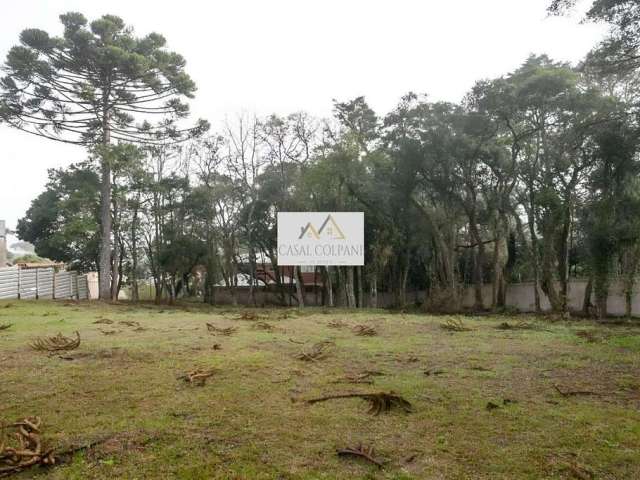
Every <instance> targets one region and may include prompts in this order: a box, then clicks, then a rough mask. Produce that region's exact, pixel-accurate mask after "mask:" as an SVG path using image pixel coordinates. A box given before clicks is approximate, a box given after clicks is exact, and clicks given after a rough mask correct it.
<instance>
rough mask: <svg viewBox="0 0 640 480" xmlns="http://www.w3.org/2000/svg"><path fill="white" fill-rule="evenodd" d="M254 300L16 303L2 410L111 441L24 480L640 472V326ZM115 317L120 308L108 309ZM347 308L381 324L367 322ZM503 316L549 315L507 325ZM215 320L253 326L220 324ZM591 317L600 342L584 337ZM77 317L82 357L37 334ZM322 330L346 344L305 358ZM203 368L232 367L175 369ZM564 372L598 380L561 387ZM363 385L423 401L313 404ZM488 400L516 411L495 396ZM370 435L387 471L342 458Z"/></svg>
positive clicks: (55, 440)
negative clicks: (455, 328) (450, 321)
mask: <svg viewBox="0 0 640 480" xmlns="http://www.w3.org/2000/svg"><path fill="white" fill-rule="evenodd" d="M5 307H6V308H5ZM239 312H240V310H234V309H231V308H227V309H223V308H207V307H204V306H200V305H191V304H190V305H185V306H181V307H177V308H169V307H160V306H158V307H156V306H153V305H147V304H144V305H140V306H134V305H129V304H119V305H104V304H101V303H73V302H67V303H55V302H45V301H38V302H26V301H24V302H17V301H16V302H0V324H3V323H13V326H12V327H11V328H9V329H8V330H4V331H0V421H2V422H3V423H4V422H9V421H14V420H16V419H19V418H21V417H24V416H32V415H37V416H40V417H41V418H42V420H43V422H44V423H43V425H44V426H43V434H44V440H45V442H46V444H47V445H49V446H52V447H56V448H58V449H65V448H68V447H69V446H73V445H77V444H81V443H84V442H87V441H90V440H92V439H95V438H103V437H104V438H108V440H107V441H105V442H104V443H102V444H100V445H99V446H97V447H95V448H94V449H92V450H90V451H85V452H82V453H78V454H76V456H75V457H74V458H73V460H72V461H71V462H68V463H65V464H64V465H61V466H58V467H55V468H52V469H48V470H45V469H41V468H36V469H33V470H31V471H28V472H24V473H22V474H19V475H16V477H15V478H18V479H25V478H51V479H109V480H112V479H116V478H117V479H153V478H162V479H166V478H180V479H210V478H219V479H235V478H237V479H346V478H354V479H359V478H361V479H425V478H429V479H430V478H435V479H439V478H446V479H528V478H529V479H538V478H575V469H576V468H577V469H583V470H584V471H588V472H591V474H593V478H625V479H627V478H629V479H630V478H640V454H639V453H638V452H639V451H640V410H639V409H638V407H639V406H640V379H639V377H638V371H639V367H640V355H638V352H639V351H640V327H619V326H618V327H614V326H611V327H605V326H600V325H597V324H595V323H592V322H556V323H550V322H548V321H546V320H544V319H536V318H527V317H518V318H513V319H509V318H506V317H504V316H502V317H477V318H470V317H464V318H463V322H464V323H465V325H466V326H468V327H471V329H472V330H471V331H467V332H448V331H446V330H443V329H442V328H440V325H441V324H442V323H443V322H444V321H445V320H446V318H447V317H438V316H429V315H417V314H416V315H414V314H392V313H389V312H385V311H382V310H363V311H357V312H354V311H341V310H332V311H330V313H327V311H323V310H320V309H307V310H305V311H301V312H298V311H295V310H293V311H292V312H293V314H292V315H291V316H289V317H288V318H281V317H282V316H283V315H282V313H283V312H284V310H257V312H259V313H261V314H263V315H264V316H265V317H268V318H267V320H266V321H267V322H268V323H270V324H272V325H273V326H274V327H275V330H274V331H272V332H269V331H263V330H257V329H255V328H253V325H254V324H255V322H253V321H247V320H239V319H238V316H239ZM100 318H108V319H110V320H112V321H113V323H112V324H110V325H104V324H95V323H94V322H95V321H96V320H98V319H100ZM123 320H133V321H137V322H139V323H140V325H141V326H142V327H143V330H141V331H136V330H135V327H130V326H126V325H123V324H121V323H119V322H121V321H123ZM331 320H342V321H344V322H345V323H347V324H348V325H349V326H353V325H356V324H358V323H366V324H368V325H371V326H374V327H375V328H376V329H377V330H378V332H379V334H378V336H374V337H361V336H356V335H354V333H353V332H352V331H351V329H350V328H348V327H347V328H339V329H336V328H330V327H328V326H327V323H328V322H329V321H331ZM505 320H506V321H509V322H514V323H515V322H518V321H520V320H525V321H526V322H529V323H532V324H534V325H536V326H537V327H539V328H537V329H535V330H516V331H512V330H507V331H505V330H498V329H496V328H495V326H497V325H498V324H499V323H501V322H504V321H505ZM207 322H210V323H214V324H215V325H216V326H219V327H229V326H235V327H237V332H236V333H235V334H234V335H231V336H215V335H211V334H209V333H208V332H207V329H206V323H207ZM584 329H589V330H592V331H593V332H594V333H595V334H597V335H596V340H595V341H589V340H588V339H584V338H582V337H579V336H578V335H576V332H577V331H579V330H584ZM76 330H78V331H79V332H80V335H81V337H82V344H81V345H80V348H79V349H78V350H77V351H75V352H73V353H72V354H64V355H63V356H65V355H70V356H74V355H75V356H77V357H76V358H75V359H74V360H65V359H61V358H60V357H59V356H58V355H48V354H47V353H41V352H35V351H33V350H31V349H30V348H29V346H28V344H29V341H30V340H31V339H32V338H34V337H35V336H39V335H54V334H56V333H58V332H62V333H63V334H71V333H72V332H74V331H76ZM101 330H104V331H111V330H115V333H113V334H111V335H105V334H103V333H102V332H101ZM322 340H331V341H333V342H334V343H335V346H334V347H332V348H331V349H330V351H329V354H328V356H327V357H326V358H324V359H320V360H318V361H316V362H304V361H301V360H297V359H295V358H294V355H295V354H296V353H297V352H299V351H300V349H301V348H302V345H299V344H297V343H295V342H307V343H309V344H311V343H313V342H318V341H322ZM214 344H219V345H220V347H221V348H220V349H219V350H216V349H214V348H213V345H214ZM82 354H86V356H81V355H82ZM198 367H202V368H213V369H215V370H216V374H215V375H214V376H213V377H211V378H209V379H208V381H207V382H206V384H205V386H203V387H194V386H188V385H185V384H184V383H183V382H181V381H179V380H177V379H176V377H177V376H178V375H180V374H182V373H184V372H187V371H189V370H192V369H194V368H198ZM365 370H378V371H381V372H384V374H385V375H383V376H377V377H375V380H374V382H375V383H374V384H373V385H355V384H349V383H340V380H341V379H343V377H344V375H345V374H347V373H357V372H362V371H365ZM425 371H431V372H434V371H441V373H440V374H433V373H432V374H430V375H425V373H424V372H425ZM554 385H558V386H559V387H560V388H561V389H562V390H563V391H571V390H588V391H592V392H594V393H595V394H596V395H577V396H567V397H563V396H562V395H560V394H559V393H558V392H557V391H556V390H555V389H554ZM354 391H366V392H370V391H394V392H396V393H397V394H400V395H402V396H403V397H405V398H406V399H407V400H409V401H410V402H411V403H412V404H413V406H414V412H413V413H411V414H404V413H400V412H396V411H392V412H390V413H385V414H381V415H380V416H378V417H374V416H371V415H369V414H367V413H366V405H364V404H363V402H362V401H360V400H357V399H347V400H335V401H328V402H323V403H318V404H314V405H307V404H306V403H305V402H304V400H306V399H309V398H313V397H316V396H322V395H326V394H330V393H342V392H354ZM505 399H508V400H511V401H513V402H512V403H508V404H507V405H504V400H505ZM489 401H491V402H493V403H495V404H498V405H499V406H500V408H498V409H494V410H490V411H489V410H487V409H486V405H487V402H489ZM358 443H363V444H367V445H372V446H373V447H375V449H376V452H377V454H378V456H379V457H381V458H383V459H385V460H387V464H386V466H385V468H384V469H382V470H379V469H377V468H376V467H375V466H371V465H369V464H366V463H364V462H361V461H359V460H353V459H343V458H338V457H337V456H336V454H335V451H336V449H338V448H343V447H346V446H353V445H355V444H358ZM581 471H582V470H581Z"/></svg>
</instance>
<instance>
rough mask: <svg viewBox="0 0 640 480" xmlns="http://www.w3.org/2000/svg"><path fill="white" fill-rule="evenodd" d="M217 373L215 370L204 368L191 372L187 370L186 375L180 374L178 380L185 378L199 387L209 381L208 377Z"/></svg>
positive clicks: (187, 381)
mask: <svg viewBox="0 0 640 480" xmlns="http://www.w3.org/2000/svg"><path fill="white" fill-rule="evenodd" d="M215 373H216V371H215V370H204V369H201V368H198V369H196V370H193V371H191V372H187V373H185V374H184V375H180V376H179V377H178V380H184V381H185V382H186V383H188V384H190V385H195V386H198V387H202V386H204V384H205V383H206V381H207V378H209V377H212V376H213V375H214V374H215Z"/></svg>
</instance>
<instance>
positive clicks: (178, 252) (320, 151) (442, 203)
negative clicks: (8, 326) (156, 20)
mask: <svg viewBox="0 0 640 480" xmlns="http://www.w3.org/2000/svg"><path fill="white" fill-rule="evenodd" d="M571 4H572V2H571V1H561V0H559V1H556V2H553V4H552V5H551V7H550V10H551V11H552V12H553V13H562V12H563V11H564V9H565V8H566V7H570V6H571ZM587 16H588V19H590V20H596V21H606V22H609V23H610V24H611V33H610V36H609V37H608V38H607V39H606V40H605V42H603V43H602V44H600V45H598V46H596V48H595V49H594V50H593V51H592V52H591V53H590V54H589V55H588V56H587V58H586V59H585V60H584V61H583V62H582V63H581V64H580V65H578V66H573V65H569V64H566V63H562V62H556V61H554V60H553V59H551V58H549V57H548V56H546V55H532V56H530V57H529V58H527V59H525V61H524V62H523V63H522V65H521V66H520V67H519V68H517V69H516V70H515V71H513V72H510V73H508V74H506V75H503V76H501V77H499V78H493V79H482V80H479V81H478V82H477V83H476V84H475V85H473V87H472V88H471V90H470V91H469V93H468V94H467V95H466V96H465V97H464V99H463V100H462V101H460V102H457V103H454V102H438V101H431V100H430V99H429V98H428V97H427V96H425V95H419V94H415V93H412V92H409V93H407V94H406V95H404V96H403V97H402V98H401V100H400V101H399V103H398V105H397V106H396V107H395V108H394V109H392V111H390V112H388V113H386V114H383V113H380V112H375V111H374V110H373V109H372V108H371V107H370V106H369V105H368V104H367V102H366V99H365V98H364V97H357V98H355V99H352V100H346V101H342V102H337V101H336V102H335V103H334V115H333V118H330V119H316V118H312V117H310V116H309V115H307V114H305V113H294V114H291V115H289V116H286V117H279V116H275V115H272V116H268V117H266V118H254V117H249V116H240V117H238V118H237V119H236V120H234V121H230V122H228V123H227V124H226V125H225V126H224V127H223V128H221V129H220V130H219V131H218V132H216V133H215V134H213V135H210V136H191V138H190V140H189V141H188V142H185V143H180V144H178V143H177V142H174V141H172V140H175V139H176V138H177V137H176V138H174V136H175V135H178V136H179V137H180V139H181V140H182V139H184V137H182V136H181V134H182V133H184V132H181V131H179V130H177V129H175V127H174V123H173V120H167V121H166V122H165V123H161V125H160V126H155V127H152V126H150V124H146V123H140V124H138V123H136V122H137V118H138V116H137V114H136V113H135V112H134V110H136V109H138V110H137V113H138V114H142V113H145V114H146V113H151V111H152V110H153V109H155V108H157V109H158V110H157V111H159V112H161V113H163V114H170V113H171V115H170V118H173V119H177V118H180V117H181V116H183V115H184V114H185V113H186V107H185V106H184V105H183V104H182V103H180V102H179V101H178V100H176V97H180V96H186V97H189V96H190V95H191V94H192V92H193V89H194V86H193V84H192V82H191V81H190V80H189V79H188V77H187V76H186V74H184V71H183V67H184V61H183V60H182V58H181V57H179V56H177V55H176V54H172V53H169V52H167V51H166V50H164V41H163V39H162V38H161V37H159V36H157V35H150V36H148V37H145V38H142V39H136V38H134V37H133V36H132V34H131V32H130V30H128V29H125V28H124V26H123V24H122V23H121V21H120V20H119V19H116V18H115V17H108V16H107V17H103V19H101V20H99V21H97V22H94V23H93V24H91V25H90V26H89V27H87V26H86V22H85V21H84V20H83V19H82V18H81V17H78V16H77V15H76V14H70V15H67V16H63V17H62V19H63V23H64V24H65V36H64V37H63V38H62V39H56V38H49V37H48V36H47V35H46V34H44V33H43V32H40V33H38V32H35V31H27V32H26V33H24V34H23V38H22V41H23V44H24V46H22V47H16V48H15V49H14V50H12V51H11V53H10V54H9V56H8V60H7V65H8V66H9V71H10V72H11V73H10V75H9V76H8V77H7V78H6V79H5V81H4V92H5V93H4V96H3V102H4V103H3V108H4V110H3V115H4V118H6V119H8V120H9V121H11V122H14V124H15V125H17V126H21V125H23V123H20V122H25V123H24V124H25V125H26V123H28V122H27V120H28V119H30V118H31V117H33V116H44V117H45V118H44V120H42V119H40V120H39V121H44V122H45V123H44V124H42V125H43V127H42V128H40V127H39V126H38V124H33V123H31V126H32V127H34V126H35V128H36V129H37V130H39V132H38V133H42V134H46V135H62V134H65V135H67V134H70V135H71V136H70V137H68V138H73V139H74V141H82V142H89V143H95V142H96V140H95V139H96V138H98V137H100V136H102V137H104V133H105V131H106V130H105V128H104V125H106V124H105V123H104V122H103V123H102V124H99V123H96V122H94V121H93V120H90V119H89V118H88V116H86V115H85V114H84V113H83V107H82V105H83V104H84V103H85V102H86V104H87V108H90V109H93V110H92V111H93V112H94V113H96V112H102V117H100V118H101V119H102V120H103V121H104V120H105V119H106V120H107V123H108V124H109V125H110V127H109V131H110V133H113V135H114V138H115V136H117V135H119V137H118V140H119V141H120V143H119V144H118V145H117V146H116V145H112V146H110V148H109V149H108V152H107V154H106V155H105V154H100V153H98V154H96V153H95V150H92V155H93V156H92V159H93V160H96V158H97V160H98V161H101V162H102V164H103V165H104V160H105V158H108V159H109V162H108V165H109V182H110V185H112V186H113V197H112V198H111V197H109V198H110V201H109V204H108V217H109V221H110V222H113V227H114V228H113V247H112V248H111V251H110V261H111V262H112V265H115V266H117V268H114V269H113V274H112V278H113V284H112V292H111V293H112V296H113V295H115V294H117V290H118V289H119V288H120V287H121V286H122V285H124V284H128V285H130V286H131V290H132V293H133V296H134V298H137V295H138V293H137V292H138V282H139V281H140V280H141V279H143V278H151V279H152V283H153V285H154V286H155V293H156V298H157V300H158V301H160V300H162V299H163V298H168V299H169V300H174V299H175V298H176V297H177V296H179V295H196V294H201V295H202V296H203V298H204V300H205V301H207V302H210V303H214V302H215V301H216V299H215V292H216V291H217V288H216V286H218V287H219V288H220V287H221V288H224V289H226V290H228V291H229V293H230V295H231V297H232V298H233V299H234V301H235V300H236V299H237V287H238V278H241V276H242V275H246V277H244V278H248V279H249V282H250V285H249V289H250V290H249V299H250V301H251V302H255V301H256V300H255V296H254V295H255V289H256V288H257V286H258V283H257V278H258V277H259V272H262V273H264V272H266V271H269V272H271V275H273V280H274V282H275V284H276V287H277V290H278V292H279V294H280V300H281V301H282V302H293V303H297V304H299V305H301V306H302V305H304V301H305V296H304V293H303V292H304V284H303V275H302V272H301V270H300V269H299V268H296V269H294V270H292V271H285V270H282V269H279V268H278V265H277V255H276V215H277V212H278V211H305V210H315V211H322V210H327V211H340V210H346V211H349V210H355V211H364V212H365V219H366V226H365V228H366V263H365V266H364V267H362V268H360V267H356V268H351V267H339V268H337V267H336V268H325V267H322V268H317V269H316V271H315V277H316V278H318V279H319V282H317V283H319V284H321V287H318V288H317V289H316V290H318V289H319V290H321V292H320V293H321V296H322V299H323V300H322V301H323V302H324V304H327V305H345V306H350V307H356V306H358V307H362V306H376V305H377V304H378V295H379V294H380V293H384V294H385V295H387V296H392V297H393V299H394V303H395V304H396V305H399V306H402V305H406V304H408V303H411V302H413V301H416V297H415V296H410V295H409V292H413V291H420V292H424V293H423V294H422V296H421V297H419V298H417V301H418V302H419V303H422V304H423V305H424V307H425V308H429V309H433V310H457V309H459V308H461V305H462V298H463V296H464V295H465V291H467V289H468V291H470V292H472V295H473V304H474V307H475V308H477V309H481V308H494V309H499V308H503V307H504V306H505V305H506V292H507V286H508V284H509V283H510V282H520V281H531V282H532V285H533V289H534V296H535V308H536V309H537V310H540V309H541V308H542V304H543V300H545V299H546V300H548V302H549V304H550V305H551V308H552V309H553V310H555V311H557V312H562V313H568V310H569V302H568V297H569V283H570V279H571V277H583V278H586V279H587V280H588V286H587V292H586V294H585V298H584V306H583V310H584V312H585V313H587V314H592V313H595V314H598V315H606V305H607V302H606V299H607V295H608V291H609V285H610V283H611V279H612V278H614V277H615V278H618V279H620V280H622V282H623V284H624V288H625V292H626V296H627V311H628V312H630V309H631V291H632V289H633V286H634V281H635V280H634V279H635V276H636V273H637V269H638V264H639V263H640V222H639V221H638V220H637V219H638V218H640V190H639V186H638V173H640V158H639V151H638V149H639V147H640V145H639V143H638V139H639V138H640V137H639V135H638V134H639V131H638V117H637V114H638V99H639V98H640V97H639V94H640V89H639V88H638V87H639V85H640V83H639V82H638V71H637V64H636V60H637V59H638V58H640V56H638V44H637V42H638V38H640V37H639V36H638V33H639V30H638V25H639V23H638V22H639V20H638V7H637V5H636V2H628V1H623V0H598V1H595V2H593V5H592V6H591V8H590V10H589V12H588V14H587ZM84 49H88V53H87V52H85V50H84ZM80 50H82V52H83V53H82V55H89V56H93V57H92V58H94V60H92V62H94V61H97V60H98V59H99V60H100V62H107V63H108V64H109V65H112V66H113V65H116V66H115V67H114V68H115V75H116V77H115V78H116V79H115V83H114V84H113V86H112V87H110V88H114V89H115V90H113V91H111V90H109V93H108V94H107V95H106V98H107V100H108V102H111V103H110V107H109V108H108V109H107V110H106V111H105V110H100V109H101V105H102V104H101V103H100V101H99V97H101V96H102V97H105V91H106V90H105V89H106V88H107V87H105V86H104V84H99V83H95V82H97V81H99V79H100V75H97V76H96V72H95V71H93V70H92V68H93V67H92V65H93V64H92V63H91V65H89V64H86V63H82V62H80V63H78V61H77V60H74V58H75V56H76V55H77V54H79V51H80ZM41 58H44V59H45V60H41ZM68 72H71V74H72V77H70V78H73V79H75V78H76V77H79V76H86V79H85V83H84V84H83V85H84V87H83V88H82V89H80V90H73V91H74V92H75V93H74V95H75V97H74V98H75V101H74V102H73V108H71V107H68V106H65V102H64V101H62V102H56V101H54V100H53V99H52V98H58V99H59V98H60V97H59V95H62V94H63V93H64V95H71V93H72V92H71V91H67V90H66V89H68V88H71V87H69V85H67V83H68V82H70V81H71V80H69V79H65V76H66V75H67V74H68ZM59 74H61V75H59ZM122 75H124V77H121V76H122ZM33 79H37V80H38V81H39V82H40V83H43V82H44V83H46V82H50V85H49V86H48V87H46V88H45V87H43V86H41V88H37V89H36V88H35V87H31V86H28V87H27V86H26V85H31V84H30V83H29V82H30V80H33ZM20 82H23V83H22V84H21V85H22V86H18V84H19V83H20ZM124 85H127V87H130V86H131V85H135V87H133V91H124V90H121V89H122V88H125V87H124ZM56 88H57V90H56ZM23 90H24V91H23ZM85 90H86V91H85ZM54 91H56V92H57V93H55V94H54V93H52V92H54ZM165 94H166V95H167V96H168V97H167V98H169V99H170V100H163V98H164V95H165ZM25 95H27V96H30V97H29V98H26V97H25ZM54 95H55V96H54ZM147 95H149V97H147ZM50 97H51V98H50ZM147 98H149V99H151V98H153V99H154V100H155V101H159V102H161V103H160V106H157V104H154V105H156V106H154V107H153V109H152V108H151V107H150V103H147ZM163 102H164V103H163ZM153 111H156V110H153ZM105 112H107V113H108V114H107V115H106V116H105ZM72 113H73V115H71V114H72ZM76 114H77V117H76V116H75V115H76ZM98 114H99V115H100V113H98ZM69 119H71V120H70V121H71V123H69V122H68V120H69ZM76 119H77V120H78V122H77V123H73V122H75V120H76ZM73 125H78V126H80V125H81V126H82V130H81V134H79V135H76V136H74V135H73V134H74V133H78V132H76V131H75V130H78V131H80V130H79V127H78V128H77V127H74V126H73ZM101 125H102V126H101ZM201 130H202V129H199V130H198V132H197V133H202V132H201ZM191 133H194V132H193V131H192V132H191ZM130 134H131V135H133V134H135V135H136V138H139V139H143V141H142V142H137V143H138V147H134V146H132V145H131V143H136V142H132V141H131V142H130V141H128V140H132V139H128V137H127V135H130ZM165 140H170V141H165ZM140 143H142V144H144V147H143V148H140ZM103 153H104V152H103ZM83 176H86V179H87V180H86V181H83V180H82V178H84V177H83ZM102 180H104V170H103V179H102ZM74 182H82V188H75V187H74ZM98 186H99V185H98V180H97V177H96V176H95V173H92V170H91V169H88V168H87V166H86V165H83V166H74V167H72V168H71V169H69V170H67V171H55V172H52V173H51V181H50V184H49V185H48V187H47V190H46V191H45V192H44V193H43V194H42V195H41V196H40V197H38V198H37V199H36V200H34V202H33V205H32V207H31V209H30V210H29V212H28V213H27V215H26V217H25V218H24V219H23V220H22V221H21V222H20V226H19V231H20V235H21V237H22V238H25V239H28V240H31V241H33V242H34V243H35V244H36V247H37V252H38V253H39V254H41V255H45V256H49V257H54V258H58V259H62V260H66V261H71V262H73V263H74V264H75V265H76V266H77V267H78V268H86V269H88V268H92V267H93V266H95V265H96V264H97V265H98V267H100V268H102V267H101V265H100V261H98V260H97V257H96V241H98V239H99V238H100V235H98V232H99V231H100V230H99V226H100V224H101V223H103V222H104V217H103V215H104V210H103V211H102V215H97V213H96V208H97V207H96V199H97V198H102V199H103V204H102V208H103V209H104V198H105V197H104V191H103V192H102V194H101V195H100V196H98V193H97V191H98ZM78 202H80V204H79V203H78ZM76 208H77V209H78V211H79V212H80V213H81V214H80V215H78V216H77V218H76V216H74V215H71V214H70V213H71V212H73V211H74V209H76ZM75 235H77V239H76V240H75V241H70V240H71V239H73V238H75V237H74V236H75ZM103 235H104V233H103ZM287 282H289V283H290V284H289V285H287ZM487 285H489V286H490V290H487V288H486V286H487ZM292 286H295V287H294V288H292ZM592 292H593V298H594V299H595V301H593V302H592Z"/></svg>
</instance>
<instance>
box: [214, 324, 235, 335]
mask: <svg viewBox="0 0 640 480" xmlns="http://www.w3.org/2000/svg"><path fill="white" fill-rule="evenodd" d="M207 330H209V332H210V333H212V334H214V335H232V334H234V333H236V331H237V330H238V329H237V328H236V327H227V328H219V327H216V326H215V325H213V324H211V323H207Z"/></svg>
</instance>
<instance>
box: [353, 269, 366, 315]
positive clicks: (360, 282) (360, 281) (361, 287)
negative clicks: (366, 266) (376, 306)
mask: <svg viewBox="0 0 640 480" xmlns="http://www.w3.org/2000/svg"><path fill="white" fill-rule="evenodd" d="M355 269H356V280H357V282H358V298H357V301H358V307H359V308H364V306H365V302H364V285H363V275H362V267H360V266H358V267H355Z"/></svg>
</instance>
